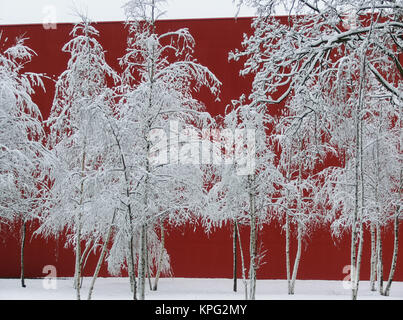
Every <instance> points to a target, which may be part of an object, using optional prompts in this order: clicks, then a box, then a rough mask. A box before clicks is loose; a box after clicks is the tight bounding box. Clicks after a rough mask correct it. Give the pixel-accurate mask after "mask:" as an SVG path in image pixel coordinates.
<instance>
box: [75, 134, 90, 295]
mask: <svg viewBox="0 0 403 320" xmlns="http://www.w3.org/2000/svg"><path fill="white" fill-rule="evenodd" d="M86 146H87V143H86V141H84V147H83V156H82V160H81V179H82V181H81V186H80V196H81V198H80V208H79V210H77V213H76V248H75V254H76V261H75V274H74V287H75V289H76V298H77V300H80V289H81V284H80V278H81V206H82V204H83V203H84V170H85V158H86V151H85V150H86Z"/></svg>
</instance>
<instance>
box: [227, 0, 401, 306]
mask: <svg viewBox="0 0 403 320" xmlns="http://www.w3.org/2000/svg"><path fill="white" fill-rule="evenodd" d="M244 3H245V4H249V5H252V6H254V7H255V8H256V9H257V18H255V19H254V20H253V24H252V27H253V28H254V33H253V34H252V35H251V36H246V35H245V37H244V42H243V47H244V49H243V50H242V51H235V52H234V53H233V54H232V56H231V57H232V58H234V59H240V58H243V57H246V62H245V67H244V69H243V70H242V71H241V74H251V73H253V74H255V75H254V80H253V89H252V92H251V95H250V99H251V100H252V101H253V104H254V105H265V104H267V105H275V104H277V103H280V102H284V101H287V100H290V99H291V98H292V97H297V96H301V95H302V96H304V95H305V96H307V95H308V96H311V97H313V99H314V100H316V101H317V103H319V104H322V105H323V106H324V108H322V109H323V111H325V112H324V113H323V112H322V115H323V117H322V118H323V119H326V118H327V119H329V120H330V119H332V121H329V120H328V122H327V125H326V127H325V128H326V130H327V131H329V132H330V135H331V140H330V142H331V143H334V146H342V145H343V143H342V141H343V139H344V141H345V142H347V144H345V145H344V146H345V148H343V147H342V149H344V151H345V152H346V158H345V159H346V162H345V164H346V166H347V167H345V168H349V169H348V170H347V171H346V174H347V172H348V174H350V175H351V174H352V173H354V174H353V176H354V177H355V178H354V180H353V181H351V180H350V179H351V178H352V176H351V177H350V178H347V177H345V178H346V179H347V180H348V181H350V182H348V183H349V184H351V183H353V184H354V191H353V192H352V193H350V194H349V195H348V197H347V198H350V199H351V201H353V202H352V203H350V205H352V206H349V207H350V208H354V210H353V211H351V212H350V214H348V215H347V216H348V217H350V218H351V219H352V220H351V219H350V218H349V221H350V222H351V224H350V226H351V228H352V232H351V265H352V279H353V288H352V297H353V299H356V298H357V290H358V280H359V265H360V259H361V258H360V257H361V253H362V241H363V237H362V235H363V231H362V230H363V225H364V221H365V219H364V215H365V206H364V202H365V178H364V170H363V168H364V155H363V141H362V140H363V132H364V130H365V114H366V109H367V108H366V105H365V103H366V101H365V97H366V94H368V92H369V91H368V87H367V79H368V78H370V77H371V78H374V79H376V81H377V82H378V84H379V85H380V86H382V88H383V90H384V93H383V95H385V96H388V97H389V99H391V100H392V101H393V104H394V106H396V107H397V109H399V108H400V107H401V105H402V94H401V92H402V91H401V86H402V72H401V71H402V66H401V62H400V60H399V54H401V48H402V41H401V38H400V33H401V30H402V27H403V25H402V24H401V16H402V5H401V3H400V2H387V3H384V2H383V1H375V0H374V1H342V0H334V1H330V2H329V1H290V2H284V1H276V0H270V1H259V0H250V1H242V0H241V1H238V4H240V5H241V4H244ZM280 6H283V9H285V10H286V12H287V13H288V17H287V18H286V19H280V18H278V17H274V16H273V14H274V13H275V12H276V10H278V9H279V8H280ZM347 17H348V19H347ZM319 82H321V83H322V84H323V85H321V86H316V91H313V90H312V89H313V88H312V84H314V83H319ZM346 83H349V85H348V86H347V85H346ZM337 126H339V127H337ZM341 128H344V132H343V131H342V130H341ZM347 180H346V181H347ZM346 181H345V182H346ZM346 183H347V182H346ZM352 195H353V198H351V196H352ZM347 198H346V201H347ZM340 199H341V198H340Z"/></svg>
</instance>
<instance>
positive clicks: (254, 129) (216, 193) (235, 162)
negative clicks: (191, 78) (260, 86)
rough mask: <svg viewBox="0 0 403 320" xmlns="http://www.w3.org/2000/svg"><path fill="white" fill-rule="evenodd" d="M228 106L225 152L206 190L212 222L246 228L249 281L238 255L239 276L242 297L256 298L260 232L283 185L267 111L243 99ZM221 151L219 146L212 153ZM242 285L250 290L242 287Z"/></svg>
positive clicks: (224, 142)
mask: <svg viewBox="0 0 403 320" xmlns="http://www.w3.org/2000/svg"><path fill="white" fill-rule="evenodd" d="M232 108H233V109H232V110H231V111H229V112H228V113H227V114H226V115H225V119H224V130H222V133H221V135H222V138H221V139H220V140H221V141H223V144H222V146H223V147H224V149H225V152H224V155H223V156H222V157H223V163H222V164H221V166H220V167H218V168H217V169H216V171H217V173H216V174H217V175H218V177H219V178H218V181H217V182H216V183H215V184H214V185H213V186H212V188H211V190H210V191H209V202H210V203H211V204H210V206H209V209H208V219H209V222H211V223H213V224H214V223H222V222H223V221H228V220H229V221H236V222H237V223H242V224H249V227H250V238H249V259H250V260H249V268H248V269H249V274H248V283H246V281H245V276H246V271H245V269H246V268H245V267H244V262H243V253H242V252H241V256H242V272H243V278H244V284H245V298H246V299H251V300H254V299H255V297H256V273H257V269H258V267H259V265H260V264H261V263H263V261H262V258H263V257H262V254H263V253H262V252H258V249H259V248H258V230H259V228H260V226H261V225H262V224H263V223H268V222H269V221H270V219H271V217H270V215H269V212H271V210H270V206H271V204H272V200H273V199H272V197H273V194H274V193H275V192H276V185H279V184H280V183H281V174H280V172H279V171H278V170H277V168H276V167H275V166H274V161H273V160H274V152H273V150H272V145H271V142H272V141H271V138H270V135H269V122H270V119H271V117H270V116H269V115H268V114H267V112H266V111H267V110H266V109H264V108H261V109H259V108H255V107H253V106H250V105H249V104H246V103H245V101H244V99H243V97H242V98H241V100H240V101H238V102H236V101H234V102H233V106H232ZM220 140H218V141H219V142H220ZM221 148H222V147H221V144H220V145H219V147H218V148H216V149H218V150H221ZM218 153H219V154H220V153H221V152H218ZM237 234H238V235H239V233H237ZM240 241H241V240H240V239H239V243H241V242H240ZM246 284H247V285H248V286H249V288H246Z"/></svg>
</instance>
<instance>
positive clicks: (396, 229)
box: [384, 208, 400, 296]
mask: <svg viewBox="0 0 403 320" xmlns="http://www.w3.org/2000/svg"><path fill="white" fill-rule="evenodd" d="M398 210H400V208H398ZM398 251H399V214H396V216H395V219H394V241H393V257H392V263H391V266H390V271H389V278H388V282H387V283H386V288H385V291H384V295H385V296H389V294H390V287H391V286H392V281H393V277H394V275H395V271H396V263H397V254H398Z"/></svg>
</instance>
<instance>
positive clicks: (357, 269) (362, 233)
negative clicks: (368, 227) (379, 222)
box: [355, 223, 364, 293]
mask: <svg viewBox="0 0 403 320" xmlns="http://www.w3.org/2000/svg"><path fill="white" fill-rule="evenodd" d="M359 237H360V238H359V241H358V252H357V265H356V266H355V270H356V271H355V272H356V284H355V288H356V291H357V293H358V286H359V283H360V271H361V260H362V247H363V243H364V230H363V224H362V223H361V224H360V230H359Z"/></svg>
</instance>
